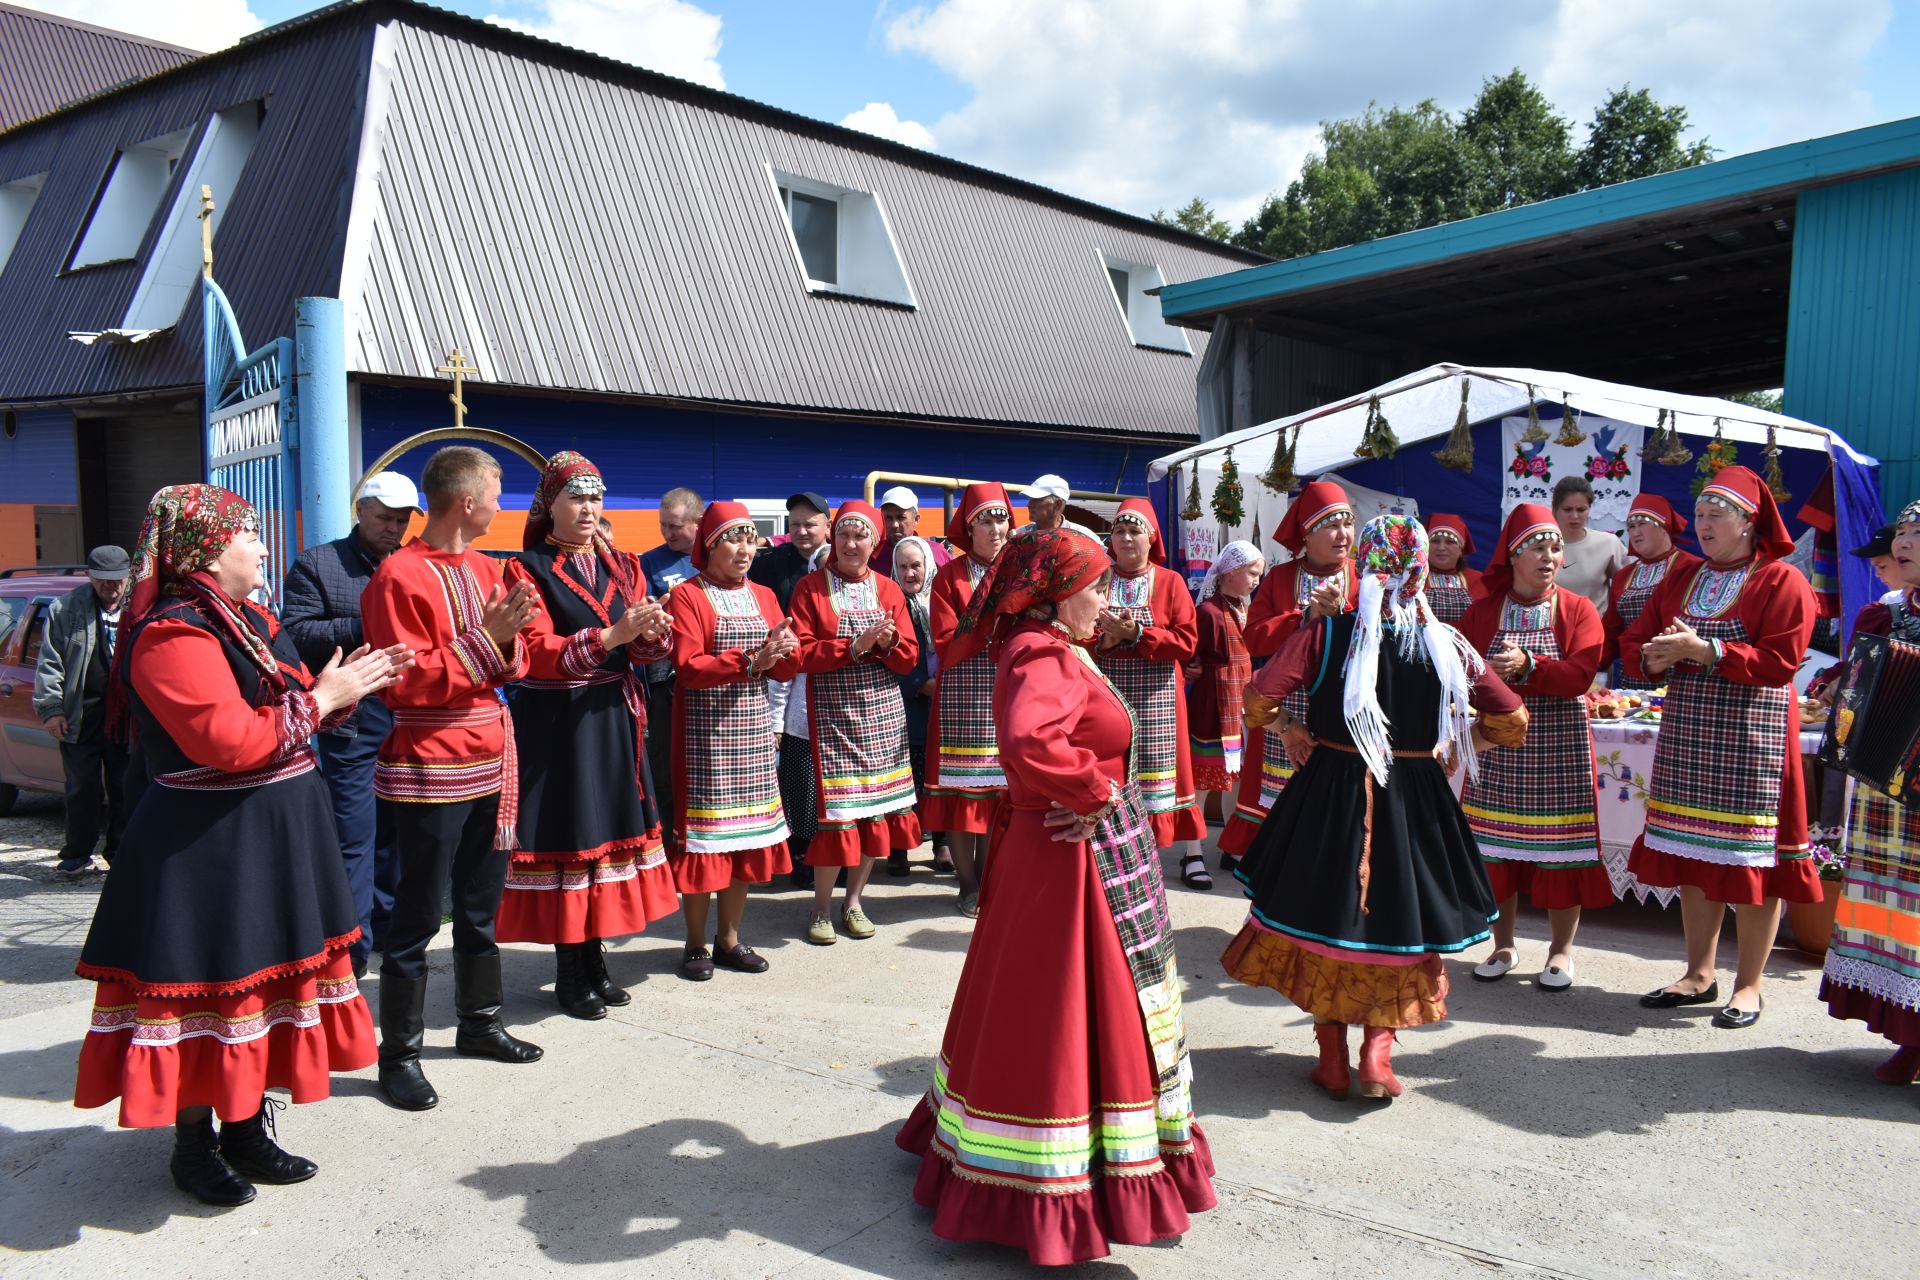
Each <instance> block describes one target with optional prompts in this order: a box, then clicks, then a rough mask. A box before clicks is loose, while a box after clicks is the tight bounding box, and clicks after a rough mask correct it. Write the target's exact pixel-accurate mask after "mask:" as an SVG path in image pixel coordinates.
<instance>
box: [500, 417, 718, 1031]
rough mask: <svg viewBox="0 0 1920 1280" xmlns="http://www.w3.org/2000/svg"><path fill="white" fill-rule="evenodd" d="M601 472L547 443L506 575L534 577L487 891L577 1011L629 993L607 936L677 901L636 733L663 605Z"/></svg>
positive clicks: (512, 937)
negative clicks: (504, 820) (506, 785)
mask: <svg viewBox="0 0 1920 1280" xmlns="http://www.w3.org/2000/svg"><path fill="white" fill-rule="evenodd" d="M606 493H607V485H606V481H605V480H604V479H603V478H602V476H601V474H600V470H599V468H598V467H596V466H594V465H593V463H591V462H589V461H588V460H587V459H586V458H584V457H582V456H581V455H579V454H578V453H574V452H573V451H571V450H565V451H562V452H560V453H556V454H554V455H553V457H551V458H549V459H547V465H546V469H545V470H544V471H542V472H541V474H540V484H539V487H538V488H537V489H536V490H535V492H534V495H533V504H532V506H531V507H529V508H528V510H527V525H526V531H525V533H524V534H523V542H524V545H525V548H526V549H525V550H523V551H522V552H521V553H520V556H519V558H518V559H516V560H511V561H509V562H508V563H507V583H508V585H509V586H512V585H513V584H515V583H520V582H525V583H528V584H530V585H531V586H532V587H533V588H534V589H535V590H537V591H538V592H539V593H540V605H541V608H540V610H539V611H538V612H536V613H535V614H534V617H533V622H532V624H531V625H530V626H529V627H528V629H527V631H526V633H525V637H526V641H527V654H528V671H527V676H526V678H525V679H523V680H521V682H520V683H519V685H518V686H517V687H516V688H515V690H514V694H513V737H514V744H515V749H516V751H517V752H518V754H519V759H520V762H521V764H520V811H519V815H518V821H517V827H516V835H517V837H518V845H517V847H516V848H515V849H514V851H513V860H512V863H511V864H510V865H509V867H508V869H507V887H506V891H505V892H504V893H503V894H502V895H501V897H500V915H499V919H498V921H497V924H496V936H497V938H498V939H499V941H501V942H538V943H544V944H546V945H549V946H551V947H552V948H553V951H554V966H555V976H554V984H553V995H554V999H555V1000H556V1001H558V1003H559V1005H560V1008H561V1009H562V1010H563V1011H564V1012H565V1013H567V1014H569V1015H570V1016H572V1017H575V1018H584V1019H589V1020H591V1019H597V1018H604V1017H606V1016H607V1007H608V1006H609V1005H612V1006H615V1007H618V1006H621V1005H625V1004H627V1003H629V1002H630V1001H631V1000H632V997H631V996H629V995H628V994H627V992H626V991H625V990H623V989H622V988H620V987H619V986H617V985H616V984H615V983H614V981H613V979H612V977H611V976H610V975H609V974H608V972H607V954H606V939H608V938H621V937H625V936H626V935H628V934H632V933H639V932H641V931H642V930H644V929H645V928H646V927H647V925H648V924H649V923H650V922H652V921H655V920H659V919H661V918H662V917H664V916H670V915H672V914H673V913H674V912H675V911H677V910H679V907H680V898H679V895H678V894H676V893H675V892H674V888H673V870H672V868H671V867H669V866H668V865H667V855H666V851H665V848H664V847H663V845H662V841H661V834H660V810H659V806H658V804H657V803H656V800H655V794H654V778H653V776H652V773H651V771H650V770H649V768H648V766H647V753H646V750H645V745H644V744H645V735H646V723H647V712H646V707H647V690H646V678H645V674H644V673H645V670H646V666H647V664H648V663H650V662H658V661H661V660H663V659H665V658H666V657H667V656H668V655H669V654H670V653H671V652H672V640H671V637H670V634H669V628H670V626H671V622H672V620H671V619H670V618H668V617H667V613H666V610H665V609H663V608H661V606H660V602H659V601H658V600H652V599H649V598H648V596H647V584H646V578H645V577H644V576H643V575H642V574H641V572H640V565H639V561H638V560H636V559H635V558H634V557H633V556H631V555H629V554H627V553H626V552H624V551H620V550H617V549H616V548H615V547H614V546H613V544H612V543H611V542H609V541H608V540H607V538H606V535H605V534H603V533H601V532H600V513H601V510H602V507H603V506H604V504H605V501H606Z"/></svg>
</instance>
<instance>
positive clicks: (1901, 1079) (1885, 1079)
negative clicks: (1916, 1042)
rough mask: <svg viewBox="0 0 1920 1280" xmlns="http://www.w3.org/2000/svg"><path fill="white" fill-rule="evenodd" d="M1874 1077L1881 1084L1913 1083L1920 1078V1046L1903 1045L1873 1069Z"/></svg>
mask: <svg viewBox="0 0 1920 1280" xmlns="http://www.w3.org/2000/svg"><path fill="white" fill-rule="evenodd" d="M1873 1078H1874V1079H1875V1080H1878V1081H1879V1082H1880V1083H1881V1084H1912V1083H1913V1082H1914V1081H1915V1080H1920V1048H1915V1047H1914V1046H1912V1045H1902V1046H1901V1047H1900V1048H1898V1049H1896V1050H1894V1054H1893V1056H1892V1057H1891V1058H1888V1059H1887V1060H1886V1061H1885V1062H1883V1063H1881V1064H1880V1065H1879V1066H1877V1067H1875V1068H1874V1069H1873Z"/></svg>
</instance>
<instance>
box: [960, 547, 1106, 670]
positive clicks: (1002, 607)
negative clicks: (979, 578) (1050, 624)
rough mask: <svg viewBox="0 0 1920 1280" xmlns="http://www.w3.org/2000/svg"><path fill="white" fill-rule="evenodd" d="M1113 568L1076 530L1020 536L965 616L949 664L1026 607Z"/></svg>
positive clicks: (980, 644)
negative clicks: (956, 646)
mask: <svg viewBox="0 0 1920 1280" xmlns="http://www.w3.org/2000/svg"><path fill="white" fill-rule="evenodd" d="M1112 567H1113V561H1112V560H1110V559H1108V558H1107V553H1106V552H1105V551H1103V550H1101V548H1100V544H1099V543H1097V542H1095V541H1094V540H1093V539H1092V538H1089V537H1088V536H1087V535H1086V534H1084V533H1076V532H1074V531H1073V530H1071V529H1037V530H1035V531H1034V532H1033V533H1032V534H1030V535H1027V536H1025V537H1020V538H1015V539H1014V540H1013V541H1011V542H1009V543H1008V544H1007V548H1006V550H1004V551H1002V552H1001V553H1000V558H999V559H998V560H995V561H994V562H993V568H992V569H990V570H988V572H987V577H986V580H985V581H983V582H982V583H981V584H980V589H979V590H978V591H975V592H974V593H973V599H972V600H970V601H969V602H968V603H967V611H966V612H965V613H963V614H961V615H960V622H959V626H958V629H957V632H956V634H957V636H958V637H959V647H958V649H957V651H956V653H955V655H954V657H953V658H952V660H951V661H950V662H949V663H948V666H949V667H951V666H953V665H955V664H957V663H961V662H964V661H966V660H967V659H968V658H971V657H972V656H973V655H975V654H977V653H979V652H980V651H981V650H982V649H984V648H985V647H986V646H987V644H988V643H989V642H990V641H993V640H996V639H998V638H999V637H1000V636H1001V635H1002V634H1004V633H1005V632H1006V631H1007V630H1008V629H1009V628H1011V627H1012V626H1013V624H1014V623H1015V622H1017V621H1018V620H1019V619H1020V616H1021V615H1022V614H1024V613H1026V611H1027V610H1029V609H1033V608H1037V607H1038V606H1040V605H1043V604H1051V603H1053V602H1054V601H1057V600H1064V599H1066V598H1067V597H1068V596H1070V595H1072V594H1073V593H1074V592H1076V591H1079V590H1081V589H1082V588H1084V587H1085V586H1087V585H1088V584H1089V583H1091V582H1094V581H1097V580H1098V579H1099V577H1100V575H1101V574H1103V573H1105V572H1106V571H1107V570H1108V569H1110V568H1112Z"/></svg>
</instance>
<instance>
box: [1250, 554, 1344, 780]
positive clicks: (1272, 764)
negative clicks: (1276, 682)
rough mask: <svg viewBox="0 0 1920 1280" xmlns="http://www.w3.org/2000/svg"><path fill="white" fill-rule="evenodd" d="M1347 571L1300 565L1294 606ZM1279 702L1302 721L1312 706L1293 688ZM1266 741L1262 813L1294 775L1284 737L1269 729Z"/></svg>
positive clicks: (1306, 602)
mask: <svg viewBox="0 0 1920 1280" xmlns="http://www.w3.org/2000/svg"><path fill="white" fill-rule="evenodd" d="M1346 576H1347V571H1346V570H1345V569H1341V570H1339V571H1337V572H1335V573H1329V574H1326V575H1325V576H1321V575H1318V574H1312V573H1308V572H1306V570H1305V569H1304V568H1303V569H1302V570H1301V571H1300V573H1299V575H1298V576H1296V577H1295V578H1294V580H1293V604H1294V608H1296V609H1302V610H1304V609H1305V608H1306V607H1307V606H1308V605H1309V604H1310V603H1312V601H1313V593H1314V592H1315V591H1318V590H1319V589H1320V587H1321V586H1322V585H1323V584H1325V583H1328V582H1332V583H1342V584H1344V583H1345V581H1346ZM1280 705H1281V706H1282V707H1284V708H1286V712H1287V714H1288V715H1290V716H1292V717H1293V718H1294V719H1295V720H1296V721H1298V722H1299V723H1301V724H1305V723H1306V722H1307V712H1308V711H1310V710H1311V709H1312V706H1313V698H1312V695H1310V694H1309V693H1308V692H1307V690H1306V689H1304V688H1301V689H1295V690H1294V691H1293V692H1292V693H1290V694H1288V695H1287V696H1286V697H1284V698H1282V699H1280ZM1260 736H1261V737H1262V738H1263V739H1265V741H1266V752H1265V755H1264V757H1263V758H1262V759H1261V761H1260V800H1259V806H1260V812H1261V813H1263V814H1265V813H1268V812H1270V811H1271V810H1272V809H1273V805H1274V801H1276V800H1278V799H1279V798H1280V793H1281V792H1282V791H1285V790H1286V789H1287V782H1288V780H1289V779H1291V778H1292V777H1293V761H1292V760H1290V759H1288V758H1287V744H1286V741H1285V739H1284V738H1283V736H1282V735H1281V734H1279V733H1276V732H1275V731H1274V730H1273V729H1271V728H1269V729H1268V730H1267V731H1266V732H1265V733H1263V734H1261V735H1260Z"/></svg>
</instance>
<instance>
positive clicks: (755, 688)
mask: <svg viewBox="0 0 1920 1280" xmlns="http://www.w3.org/2000/svg"><path fill="white" fill-rule="evenodd" d="M699 582H700V586H701V588H702V589H703V590H704V591H705V592H706V593H707V601H708V603H709V604H711V605H712V606H713V613H714V618H715V621H714V627H713V639H712V641H711V642H710V644H709V646H708V651H709V652H711V653H728V652H733V651H736V650H745V649H754V648H758V647H759V646H760V644H761V643H762V642H763V641H765V640H766V638H767V620H766V619H765V618H763V617H761V616H760V602H759V600H758V599H757V598H756V597H755V595H754V591H753V588H752V587H751V586H747V585H744V584H743V585H741V586H738V587H731V588H729V587H721V586H717V585H715V584H714V583H713V582H711V581H710V580H708V579H707V578H706V577H704V576H703V577H701V578H700V579H699ZM673 696H674V697H675V698H676V699H678V700H679V701H680V702H681V704H682V705H683V706H684V707H685V708H686V710H685V711H684V712H683V713H682V715H683V717H684V722H685V724H686V735H687V736H686V740H685V741H684V742H683V743H682V744H681V745H682V751H681V753H680V759H679V765H680V768H681V769H682V770H683V771H684V776H685V778H686V781H687V799H686V812H685V815H684V818H683V822H684V825H685V830H686V851H687V852H688V853H731V852H733V851H734V850H736V849H764V848H766V847H767V846H769V845H774V844H778V843H780V842H781V841H782V840H785V839H786V838H787V834H788V832H787V815H786V811H785V810H784V809H782V808H781V807H780V778H779V759H780V753H779V746H778V743H777V740H776V738H775V736H774V730H773V709H772V707H771V706H770V705H769V704H768V702H767V682H766V680H765V679H762V678H755V679H751V680H742V681H739V682H737V683H735V684H724V685H721V686H719V687H718V688H713V689H694V688H689V687H688V686H687V685H686V684H685V683H684V682H683V683H682V684H681V685H680V687H679V688H678V689H677V690H676V691H675V692H674V695H673Z"/></svg>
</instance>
